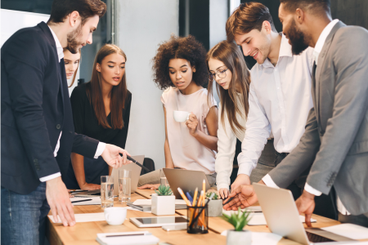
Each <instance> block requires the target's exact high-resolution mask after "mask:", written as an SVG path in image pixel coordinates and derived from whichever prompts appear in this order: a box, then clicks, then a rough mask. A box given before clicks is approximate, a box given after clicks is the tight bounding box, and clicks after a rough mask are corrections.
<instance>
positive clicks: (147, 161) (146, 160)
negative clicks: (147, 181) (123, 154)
mask: <svg viewBox="0 0 368 245" xmlns="http://www.w3.org/2000/svg"><path fill="white" fill-rule="evenodd" d="M143 166H145V167H146V168H148V169H149V170H150V171H147V170H145V169H143V168H142V171H141V175H143V174H146V173H149V172H152V171H154V170H155V162H154V161H153V160H152V159H151V158H148V157H145V158H144V160H143Z"/></svg>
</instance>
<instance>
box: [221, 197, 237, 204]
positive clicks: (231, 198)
mask: <svg viewBox="0 0 368 245" xmlns="http://www.w3.org/2000/svg"><path fill="white" fill-rule="evenodd" d="M234 198H235V196H233V197H230V199H229V200H227V201H226V202H225V203H224V205H226V204H228V203H229V202H231V201H232V200H233V199H234Z"/></svg>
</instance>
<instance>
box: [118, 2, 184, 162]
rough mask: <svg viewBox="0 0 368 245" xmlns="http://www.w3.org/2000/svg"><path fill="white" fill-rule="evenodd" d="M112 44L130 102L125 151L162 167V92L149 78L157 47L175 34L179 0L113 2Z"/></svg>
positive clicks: (176, 32)
mask: <svg viewBox="0 0 368 245" xmlns="http://www.w3.org/2000/svg"><path fill="white" fill-rule="evenodd" d="M115 13H116V29H115V31H116V33H115V35H116V44H117V45H119V46H120V47H121V48H122V49H123V50H124V52H125V53H126V55H127V64H126V74H127V84H128V89H129V90H130V91H131V92H132V95H133V100H132V107H131V113H130V123H129V133H128V139H127V144H126V149H127V150H128V151H129V153H131V154H133V155H138V154H144V155H146V156H147V157H150V158H152V159H153V160H154V161H155V165H156V169H157V168H162V167H164V165H165V159H164V139H165V125H164V114H163V107H162V103H161V94H162V91H161V90H159V89H158V88H157V86H156V85H155V84H154V82H153V78H152V58H153V57H154V56H155V54H156V50H157V48H158V45H159V44H160V43H162V42H163V41H165V40H168V39H169V38H170V35H171V34H175V35H178V32H179V25H178V19H179V0H160V1H151V0H134V1H131V0H119V1H116V10H115Z"/></svg>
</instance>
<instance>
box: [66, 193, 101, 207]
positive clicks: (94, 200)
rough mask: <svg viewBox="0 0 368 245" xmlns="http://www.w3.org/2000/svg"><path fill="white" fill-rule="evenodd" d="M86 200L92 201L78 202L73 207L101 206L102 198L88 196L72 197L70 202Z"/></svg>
mask: <svg viewBox="0 0 368 245" xmlns="http://www.w3.org/2000/svg"><path fill="white" fill-rule="evenodd" d="M85 199H92V200H90V201H85V202H76V203H72V204H73V206H81V205H101V197H100V196H94V195H86V196H80V197H78V196H77V197H71V198H70V201H71V202H73V201H79V200H85Z"/></svg>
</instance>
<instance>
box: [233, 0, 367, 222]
mask: <svg viewBox="0 0 368 245" xmlns="http://www.w3.org/2000/svg"><path fill="white" fill-rule="evenodd" d="M280 2H281V4H280V8H279V18H280V20H281V23H282V24H283V32H284V33H285V35H286V36H287V38H288V39H289V42H290V43H291V45H292V47H293V52H294V53H295V54H298V53H300V52H302V51H303V50H304V49H305V48H307V47H308V46H310V47H314V48H315V50H314V51H315V52H314V59H315V63H314V69H313V70H314V72H313V80H312V95H313V104H314V108H313V109H312V110H311V111H310V116H309V118H308V123H307V126H306V130H305V133H304V135H303V137H302V138H301V140H300V143H299V144H298V146H297V147H296V148H295V149H294V151H293V152H292V153H291V154H290V155H289V156H288V157H287V158H286V159H285V160H284V161H283V162H282V163H281V164H280V165H278V166H277V167H276V168H274V169H273V170H272V171H271V172H270V173H269V174H268V175H266V176H265V177H264V178H263V179H262V181H261V182H263V183H265V184H266V185H268V186H275V187H276V186H277V187H285V186H287V185H288V184H289V183H290V182H291V181H292V180H293V179H294V178H295V176H297V175H298V173H299V172H300V171H302V169H304V168H306V167H310V166H311V171H310V173H309V175H308V178H307V181H306V185H305V189H304V191H303V194H302V196H301V197H300V198H299V199H298V200H297V201H296V205H297V207H298V210H299V212H300V213H305V216H306V223H307V225H310V218H311V215H312V212H313V210H314V206H315V196H319V195H320V194H321V193H324V194H328V193H330V192H331V190H332V189H335V191H336V196H337V208H338V211H339V221H341V222H347V223H355V224H359V225H362V226H365V227H368V189H367V188H366V187H367V186H368V178H367V175H368V164H367V162H368V147H367V146H368V133H367V132H368V97H367V94H368V83H367V76H368V50H367V48H366V44H367V42H368V31H367V30H366V29H364V28H361V27H357V26H346V25H345V24H344V23H342V22H341V21H338V20H333V21H332V18H331V12H330V1H329V0H318V1H316V0H299V1H294V0H281V1H280ZM332 187H333V188H332ZM252 190H253V188H252V186H250V185H243V186H241V187H239V188H238V189H237V190H235V191H234V192H233V193H232V195H233V196H237V198H234V199H235V200H234V201H233V202H230V203H229V204H230V205H229V206H231V207H233V208H235V206H238V205H240V206H242V207H244V206H248V205H252V203H254V202H255V201H256V200H257V197H256V195H254V194H249V193H252V192H253V191H252ZM230 196H231V195H230ZM239 198H240V199H239ZM244 204H246V205H244Z"/></svg>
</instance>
